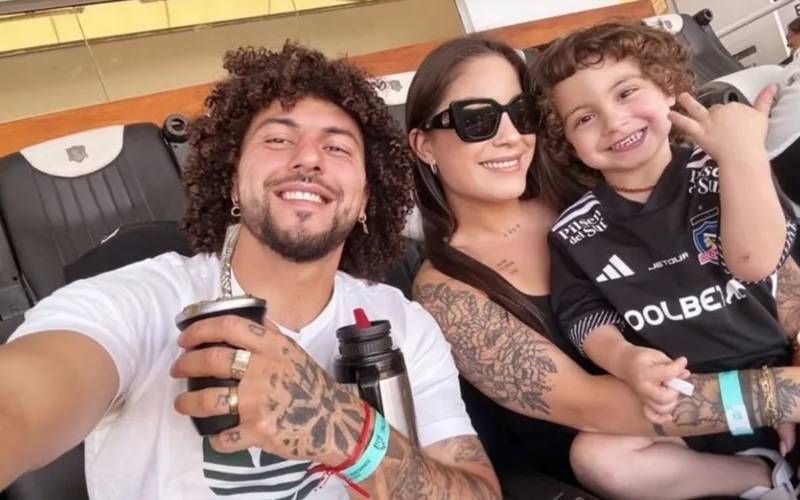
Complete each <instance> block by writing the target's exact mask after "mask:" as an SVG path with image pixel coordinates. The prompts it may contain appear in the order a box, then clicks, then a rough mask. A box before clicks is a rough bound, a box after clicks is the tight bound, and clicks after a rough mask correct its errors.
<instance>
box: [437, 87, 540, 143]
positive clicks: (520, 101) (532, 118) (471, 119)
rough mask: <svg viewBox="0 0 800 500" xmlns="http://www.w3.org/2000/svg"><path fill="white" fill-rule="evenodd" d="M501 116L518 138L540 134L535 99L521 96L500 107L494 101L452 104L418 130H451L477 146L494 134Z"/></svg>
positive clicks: (479, 100) (480, 100)
mask: <svg viewBox="0 0 800 500" xmlns="http://www.w3.org/2000/svg"><path fill="white" fill-rule="evenodd" d="M503 113H508V117H509V118H510V119H511V123H513V124H514V127H516V129H517V131H518V132H519V133H520V134H523V135H526V134H536V133H538V132H540V131H541V130H542V123H543V120H542V118H543V116H542V112H541V110H540V109H539V106H537V104H536V98H535V97H534V96H533V95H532V94H529V93H522V94H519V95H517V96H516V97H514V98H513V99H511V100H510V101H508V104H506V105H505V106H503V105H502V104H499V103H498V102H497V101H495V100H494V99H464V100H460V101H453V102H451V103H450V106H448V107H447V109H446V110H444V111H442V112H441V113H439V114H437V115H434V116H433V117H432V118H430V119H429V120H427V121H426V122H425V123H423V124H422V130H423V131H428V130H433V129H455V131H456V134H458V137H459V138H460V139H461V140H462V141H464V142H481V141H485V140H488V139H491V138H492V137H494V136H495V134H497V129H499V128H500V121H501V119H502V118H503Z"/></svg>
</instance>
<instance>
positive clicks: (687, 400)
mask: <svg viewBox="0 0 800 500" xmlns="http://www.w3.org/2000/svg"><path fill="white" fill-rule="evenodd" d="M688 382H690V383H692V384H693V385H694V394H692V396H691V397H681V398H679V399H678V406H677V407H676V408H675V411H674V412H673V413H672V416H673V420H672V422H671V425H673V426H675V427H676V428H678V429H679V430H680V432H678V434H685V433H686V432H690V431H691V429H692V428H697V429H698V431H699V430H700V429H708V428H712V429H713V428H715V427H719V429H720V430H722V429H725V428H727V420H726V419H725V409H724V408H723V406H722V397H721V396H720V392H719V381H718V377H717V375H716V374H713V375H692V376H691V377H689V380H688ZM742 388H743V389H744V386H743V387H742Z"/></svg>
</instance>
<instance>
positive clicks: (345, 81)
mask: <svg viewBox="0 0 800 500" xmlns="http://www.w3.org/2000/svg"><path fill="white" fill-rule="evenodd" d="M223 67H224V68H225V70H226V71H227V72H228V73H229V76H228V77H227V78H226V79H224V80H222V81H221V82H219V83H218V84H217V85H216V86H215V87H214V89H213V90H212V91H211V94H210V95H209V96H208V97H207V98H206V101H205V105H206V107H207V113H206V114H205V115H204V116H201V117H199V118H197V119H196V120H195V121H193V122H192V124H191V125H190V129H189V143H190V147H191V151H192V153H191V154H190V155H189V158H188V159H187V163H186V166H185V169H184V172H183V182H184V185H185V187H186V190H187V192H188V197H189V202H188V207H187V209H186V214H185V216H184V218H183V220H182V221H181V230H182V231H184V233H186V235H187V236H188V239H189V243H190V245H191V247H192V249H193V250H194V251H195V252H208V253H219V252H220V251H221V250H222V243H223V239H224V237H225V231H226V228H227V227H228V226H229V225H231V224H234V223H236V222H237V219H236V218H235V217H233V216H232V215H231V208H232V207H233V202H232V201H231V192H232V189H233V179H234V174H235V172H236V169H237V165H238V161H239V157H240V154H241V148H242V142H243V140H244V136H245V133H246V132H247V130H248V128H249V127H250V124H251V122H252V120H253V118H254V117H255V115H256V114H257V113H259V112H260V111H262V110H264V109H265V108H267V107H269V105H270V104H271V103H273V102H274V101H275V100H276V99H277V100H279V101H280V102H281V104H282V105H283V106H284V108H285V109H290V108H291V107H292V106H294V104H295V103H296V102H297V101H298V100H300V99H302V98H305V97H313V98H318V99H324V100H326V101H329V102H332V103H334V104H336V105H338V106H339V107H340V108H342V109H343V110H344V111H346V112H347V113H348V114H349V115H350V116H351V117H352V118H353V119H354V120H355V121H356V123H358V124H359V126H360V128H361V132H362V134H363V136H364V148H365V163H366V178H367V186H368V189H369V202H368V204H367V207H366V215H367V225H368V227H369V235H367V234H365V233H364V232H363V231H361V229H360V227H357V228H356V230H354V231H352V232H351V233H350V235H349V236H348V238H347V241H346V242H345V246H344V251H343V255H342V260H341V263H340V265H339V268H340V269H341V270H343V271H345V272H347V273H349V274H351V275H353V276H355V277H358V278H363V279H367V280H370V281H379V280H381V279H382V278H383V277H384V275H385V274H386V272H387V271H388V270H389V269H390V268H391V266H393V265H394V264H396V263H398V262H399V261H400V260H402V258H403V257H404V255H405V239H404V238H403V235H402V230H403V227H404V225H405V221H406V217H407V216H408V214H409V213H410V212H411V208H412V206H413V200H412V192H413V187H414V177H413V168H414V164H415V162H414V156H413V153H412V152H411V150H410V148H409V147H408V143H407V140H406V137H405V134H404V133H403V132H402V130H401V129H400V126H399V124H398V123H397V122H396V121H395V120H394V119H393V118H392V116H391V115H390V114H389V110H388V108H387V106H386V104H385V103H384V102H383V100H382V99H381V97H380V96H379V95H378V92H377V90H378V88H379V86H381V85H383V83H382V82H374V81H370V80H368V76H367V74H366V73H365V72H364V71H362V70H360V69H358V68H356V67H355V66H354V65H352V64H350V63H349V62H347V61H345V60H342V59H339V60H330V59H328V58H326V57H325V55H323V54H322V53H321V52H318V51H316V50H312V49H308V48H305V47H302V46H299V45H296V44H294V43H291V42H286V44H285V45H284V46H283V48H282V50H280V51H271V50H267V49H264V48H252V47H249V48H240V49H238V50H236V51H231V52H228V53H226V54H225V58H224V63H223Z"/></svg>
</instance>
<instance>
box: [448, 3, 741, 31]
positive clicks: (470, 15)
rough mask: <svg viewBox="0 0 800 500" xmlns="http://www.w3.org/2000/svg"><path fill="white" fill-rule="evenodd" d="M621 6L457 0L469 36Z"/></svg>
mask: <svg viewBox="0 0 800 500" xmlns="http://www.w3.org/2000/svg"><path fill="white" fill-rule="evenodd" d="M729 1H730V0H729ZM736 1H738V0H736ZM618 3H620V1H619V0H456V5H458V11H459V13H460V14H461V20H462V23H463V24H464V29H465V30H466V31H467V32H468V33H472V32H474V31H483V30H488V29H493V28H501V27H503V26H511V25H513V24H521V23H527V22H530V21H536V20H537V19H545V18H548V17H556V16H563V15H565V14H572V13H574V12H581V11H584V10H592V9H599V8H601V7H608V6H609V5H616V4H618Z"/></svg>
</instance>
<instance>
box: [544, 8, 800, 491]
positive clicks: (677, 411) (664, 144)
mask: <svg viewBox="0 0 800 500" xmlns="http://www.w3.org/2000/svg"><path fill="white" fill-rule="evenodd" d="M536 74H537V79H538V80H537V82H538V83H539V84H540V85H541V90H542V96H543V97H542V101H543V106H544V107H545V110H546V112H547V114H548V124H547V128H548V131H547V137H546V140H547V141H548V145H549V147H550V149H551V150H552V151H553V152H554V154H555V155H556V156H557V157H559V158H560V159H561V160H562V162H563V163H564V164H565V166H564V167H563V168H574V167H570V166H568V165H579V166H580V168H582V169H583V170H584V172H589V173H590V174H591V175H593V176H594V177H596V179H597V184H596V186H595V188H594V189H592V190H591V191H590V192H588V193H587V194H586V195H585V196H584V197H583V198H582V199H581V200H579V201H578V202H577V203H575V204H574V205H572V206H571V207H569V208H568V209H567V210H566V211H565V212H564V213H563V214H562V215H561V216H560V218H559V219H558V220H557V221H556V222H555V224H554V226H553V228H552V230H551V233H550V238H549V244H550V248H551V259H552V261H551V266H552V277H551V287H552V295H551V300H552V303H553V307H554V310H555V313H556V315H557V316H558V318H559V321H560V324H561V327H562V330H563V334H564V335H566V336H567V337H568V338H569V339H570V341H572V342H573V343H574V344H575V345H576V346H577V347H578V348H579V349H580V350H581V352H582V353H583V354H584V355H585V356H587V357H588V358H590V359H591V360H592V361H593V362H594V363H596V364H597V365H598V366H600V367H601V368H603V369H604V370H606V371H607V372H609V373H611V374H613V375H615V376H617V377H619V378H621V379H623V380H625V381H626V382H628V383H629V385H630V386H631V387H632V389H634V390H635V391H636V392H637V393H638V394H639V395H640V397H641V398H642V400H643V402H644V405H645V412H646V413H647V414H648V416H649V417H650V418H651V420H653V422H654V423H655V425H656V426H657V427H656V428H657V429H658V426H659V423H663V422H664V421H665V420H666V419H672V418H675V419H676V420H677V421H679V419H680V418H681V411H682V409H681V407H680V404H681V399H680V398H679V393H678V391H677V390H676V388H678V389H680V382H679V381H678V382H677V385H676V381H675V379H674V378H672V377H674V374H675V373H676V368H677V373H681V370H682V368H686V370H685V371H683V373H682V376H684V377H685V376H688V373H689V370H691V371H692V372H695V373H716V372H723V373H722V374H721V375H720V386H721V391H722V399H723V401H724V406H725V408H724V412H720V415H725V418H727V421H728V424H729V426H730V428H731V432H732V434H734V435H733V436H731V435H721V436H711V437H708V438H690V439H686V440H681V439H672V438H666V437H665V438H656V439H652V438H640V437H620V436H606V435H600V434H594V435H592V434H583V435H581V436H579V437H578V439H577V440H576V441H575V444H574V445H573V448H572V452H571V460H572V464H573V467H574V468H575V472H576V474H577V476H578V477H579V478H580V479H581V481H582V482H583V483H584V484H585V485H586V486H587V487H590V488H592V489H594V490H596V491H597V492H598V493H600V494H601V495H604V496H607V497H610V498H630V499H644V498H647V499H683V498H695V497H704V496H711V495H741V496H742V497H743V498H761V499H766V498H784V497H783V496H774V495H782V493H781V492H784V491H788V490H787V489H789V490H790V489H791V484H790V482H789V477H790V476H791V473H790V469H789V467H788V465H787V464H786V462H785V461H784V460H783V459H782V457H781V455H780V454H779V453H777V452H772V451H771V450H770V449H768V448H772V449H775V448H777V447H778V446H779V445H778V441H779V440H778V437H777V434H776V433H775V431H774V430H772V429H765V430H764V431H763V432H762V431H758V430H757V431H753V429H752V427H751V424H750V422H751V421H752V420H753V419H754V418H755V414H754V412H759V411H765V410H764V409H762V408H752V407H746V406H745V405H744V404H743V403H742V396H741V394H742V391H741V387H742V386H743V385H744V384H749V383H750V382H751V381H750V380H742V379H743V378H747V377H746V376H744V375H742V374H740V372H738V371H736V370H744V369H749V368H760V367H762V366H784V365H786V364H788V363H789V360H790V353H791V349H790V342H789V340H788V338H787V333H786V332H785V331H784V330H783V328H782V327H781V325H780V322H779V321H778V318H777V312H776V311H777V305H776V300H775V293H774V292H775V288H776V286H777V283H776V278H775V276H774V275H775V271H776V270H777V269H778V268H779V267H780V266H781V265H783V263H784V261H785V260H786V258H787V255H788V252H789V250H790V248H791V246H792V244H793V242H794V237H795V230H796V225H795V221H794V218H793V215H790V214H792V212H791V208H790V205H789V204H788V203H787V202H786V200H785V199H783V197H782V196H781V195H780V193H778V191H777V190H776V187H775V185H774V182H773V179H772V176H771V170H770V164H769V160H768V157H767V154H766V150H765V147H764V140H765V135H766V129H767V121H768V113H769V108H770V103H771V100H772V97H773V95H774V89H772V88H768V89H765V90H764V91H763V92H762V93H761V95H760V96H759V98H758V100H757V101H756V102H755V103H754V106H753V107H750V106H747V105H745V104H740V103H733V104H729V105H725V106H719V107H713V108H711V109H706V108H705V107H703V106H702V105H701V104H699V103H698V102H697V101H696V100H695V99H694V98H692V97H691V95H690V93H691V92H692V90H693V80H694V79H693V76H692V72H691V64H690V54H689V52H688V50H687V49H686V48H685V47H684V46H683V45H682V44H681V42H680V41H679V40H678V39H677V38H675V37H674V36H673V35H671V34H669V33H666V32H664V31H661V30H658V29H654V28H649V27H647V26H644V25H642V24H633V23H630V24H628V23H616V22H607V23H603V24H601V25H598V26H595V27H592V28H588V29H584V30H580V31H577V32H574V33H572V34H570V35H568V36H566V37H564V38H562V39H560V40H557V41H555V42H554V43H552V44H551V45H550V46H549V47H547V49H546V50H545V51H544V52H543V54H542V55H541V57H540V59H539V60H538V61H537V63H536ZM678 109H680V110H681V111H683V113H681V112H678V111H677V110H678ZM688 142H691V143H692V146H687V143H688ZM586 167H588V169H587V168H586ZM683 390H691V388H688V389H687V388H684V389H683ZM784 431H786V432H787V433H788V434H787V435H786V438H785V440H784V441H783V442H782V444H781V451H782V452H786V450H787V448H788V447H790V446H791V445H792V442H793V433H791V431H790V430H789V429H788V428H784ZM742 452H743V453H742ZM737 453H738V454H739V455H738V456H731V455H734V454H737ZM754 455H755V456H754ZM762 458H763V459H766V460H768V461H769V462H772V464H773V465H774V467H770V466H768V465H767V461H765V460H762ZM787 498H788V497H787ZM791 498H794V496H792V497H791Z"/></svg>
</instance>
